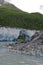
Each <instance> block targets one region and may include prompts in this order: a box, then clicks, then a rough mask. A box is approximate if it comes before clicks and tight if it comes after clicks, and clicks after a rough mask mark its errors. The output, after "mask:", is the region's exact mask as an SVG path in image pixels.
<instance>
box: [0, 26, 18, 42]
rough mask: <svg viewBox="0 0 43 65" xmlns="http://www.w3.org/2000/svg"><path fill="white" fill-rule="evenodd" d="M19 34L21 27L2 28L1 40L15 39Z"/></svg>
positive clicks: (0, 31) (0, 29)
mask: <svg viewBox="0 0 43 65" xmlns="http://www.w3.org/2000/svg"><path fill="white" fill-rule="evenodd" d="M18 35H19V29H16V28H5V27H1V28H0V40H9V41H11V40H14V39H17V37H18Z"/></svg>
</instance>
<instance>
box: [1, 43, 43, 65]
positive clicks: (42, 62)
mask: <svg viewBox="0 0 43 65" xmlns="http://www.w3.org/2000/svg"><path fill="white" fill-rule="evenodd" d="M4 43H6V42H0V44H4ZM0 65H43V57H36V56H29V55H20V54H17V53H15V52H9V49H8V48H6V47H4V46H0Z"/></svg>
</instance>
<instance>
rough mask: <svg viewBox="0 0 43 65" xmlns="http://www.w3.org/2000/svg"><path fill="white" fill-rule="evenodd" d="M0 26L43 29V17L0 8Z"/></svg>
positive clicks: (8, 8) (3, 7)
mask: <svg viewBox="0 0 43 65" xmlns="http://www.w3.org/2000/svg"><path fill="white" fill-rule="evenodd" d="M0 25H1V26H9V27H19V28H26V29H40V30H41V29H43V15H42V14H40V13H31V14H30V13H26V12H23V11H20V10H18V9H16V8H13V7H11V6H0Z"/></svg>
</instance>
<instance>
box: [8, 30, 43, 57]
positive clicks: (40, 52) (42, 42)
mask: <svg viewBox="0 0 43 65" xmlns="http://www.w3.org/2000/svg"><path fill="white" fill-rule="evenodd" d="M7 47H8V48H9V51H14V52H16V53H19V54H26V55H34V56H43V31H39V32H36V33H35V34H34V35H33V36H32V37H31V40H30V41H28V42H17V43H16V44H8V45H7Z"/></svg>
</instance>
